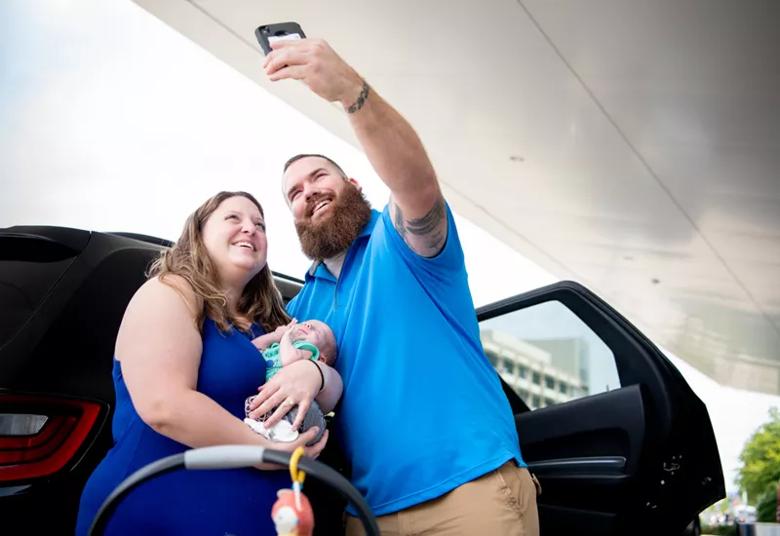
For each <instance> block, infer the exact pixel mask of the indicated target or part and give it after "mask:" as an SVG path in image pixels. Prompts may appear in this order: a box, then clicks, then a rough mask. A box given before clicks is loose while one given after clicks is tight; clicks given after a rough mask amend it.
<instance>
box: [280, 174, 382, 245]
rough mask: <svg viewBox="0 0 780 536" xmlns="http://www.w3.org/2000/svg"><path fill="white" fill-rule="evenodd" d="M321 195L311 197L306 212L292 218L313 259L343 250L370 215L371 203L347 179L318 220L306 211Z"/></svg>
mask: <svg viewBox="0 0 780 536" xmlns="http://www.w3.org/2000/svg"><path fill="white" fill-rule="evenodd" d="M321 200H322V196H317V197H313V198H312V199H310V200H309V202H308V203H307V205H306V210H305V214H307V216H304V217H303V218H301V219H300V220H297V221H296V222H295V229H296V230H297V231H298V239H299V240H300V241H301V249H302V250H303V253H304V254H305V255H306V256H307V257H309V258H310V259H312V260H322V259H330V258H331V257H335V256H336V255H338V254H339V253H341V252H343V251H346V249H347V248H348V247H349V245H350V244H351V243H352V241H353V240H355V238H357V236H358V234H360V231H361V230H362V229H363V227H365V225H366V224H367V223H368V221H369V220H370V219H371V205H370V204H369V203H368V201H367V200H366V198H365V197H364V196H363V193H362V192H361V191H360V190H358V189H357V188H355V186H353V185H352V184H350V183H347V184H346V187H345V188H344V189H343V190H342V191H341V194H340V195H338V196H337V197H335V198H334V199H333V200H332V201H331V202H330V204H331V206H330V208H329V209H327V210H330V212H331V213H330V214H328V215H327V216H326V217H325V218H324V219H322V220H321V221H319V222H316V223H315V222H313V221H311V216H309V215H308V214H309V213H310V212H311V209H312V208H313V206H314V205H316V204H317V203H318V202H319V201H321Z"/></svg>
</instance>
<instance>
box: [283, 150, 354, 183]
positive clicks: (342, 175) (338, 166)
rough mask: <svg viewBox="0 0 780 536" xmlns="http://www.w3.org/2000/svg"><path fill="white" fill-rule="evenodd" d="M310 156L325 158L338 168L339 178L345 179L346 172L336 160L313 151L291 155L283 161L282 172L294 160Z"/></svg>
mask: <svg viewBox="0 0 780 536" xmlns="http://www.w3.org/2000/svg"><path fill="white" fill-rule="evenodd" d="M310 157H314V158H322V159H324V160H327V161H328V162H330V163H331V164H333V165H334V166H335V167H336V169H337V170H338V172H339V174H341V178H343V179H344V180H346V179H347V178H348V177H347V174H346V173H344V170H343V169H341V166H340V165H338V164H337V163H336V162H334V161H333V160H332V159H331V158H328V157H327V156H325V155H324V154H313V153H312V154H310V153H303V154H296V155H295V156H293V157H292V158H290V159H289V160H288V161H287V162H285V163H284V169H283V170H282V173H284V172H285V171H287V168H288V167H290V166H291V165H292V164H293V163H294V162H297V161H298V160H300V159H301V158H310Z"/></svg>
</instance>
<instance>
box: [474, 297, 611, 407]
mask: <svg viewBox="0 0 780 536" xmlns="http://www.w3.org/2000/svg"><path fill="white" fill-rule="evenodd" d="M479 326H480V338H481V339H482V346H483V347H484V349H485V354H486V355H487V357H488V359H489V360H490V362H491V363H492V364H493V366H494V367H495V368H496V370H497V371H498V373H499V374H500V375H501V377H502V378H503V379H504V381H505V382H506V383H507V384H508V385H509V386H510V387H511V388H512V389H513V390H514V391H515V392H516V393H517V395H518V396H519V397H520V398H522V399H523V401H524V402H525V403H526V404H527V405H528V407H529V408H531V409H539V408H543V407H547V406H552V405H554V404H560V403H563V402H567V401H569V400H574V399H576V398H581V397H584V396H589V395H592V394H596V393H601V392H605V391H609V390H612V389H616V388H618V387H620V380H619V379H618V373H617V368H616V366H615V356H614V354H613V353H612V351H611V350H610V349H609V348H608V347H607V345H606V344H604V342H603V341H602V340H601V339H600V338H599V337H598V336H597V335H596V334H595V333H593V331H591V329H590V328H588V326H586V325H585V323H584V322H582V321H581V320H580V319H579V318H577V316H576V315H575V314H574V313H572V312H571V311H570V310H569V309H568V308H567V307H566V306H564V305H563V304H562V303H560V302H558V301H548V302H543V303H540V304H537V305H533V306H531V307H527V308H524V309H520V310H517V311H513V312H510V313H507V314H504V315H501V316H497V317H493V318H490V319H487V320H483V321H481V322H480V325H479Z"/></svg>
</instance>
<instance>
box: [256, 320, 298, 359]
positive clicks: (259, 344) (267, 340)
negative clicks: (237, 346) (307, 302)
mask: <svg viewBox="0 0 780 536" xmlns="http://www.w3.org/2000/svg"><path fill="white" fill-rule="evenodd" d="M297 323H298V321H297V320H296V319H294V318H293V319H292V320H291V321H290V323H289V324H285V325H283V326H279V327H278V328H276V329H275V330H273V331H272V332H271V333H266V334H264V335H260V336H259V337H257V338H254V339H252V344H254V345H255V348H257V349H258V350H260V351H263V350H265V349H266V348H268V347H269V346H271V345H272V344H273V343H275V342H278V343H280V342H282V337H283V336H284V334H285V333H287V331H289V330H290V329H292V327H293V326H295V324H297Z"/></svg>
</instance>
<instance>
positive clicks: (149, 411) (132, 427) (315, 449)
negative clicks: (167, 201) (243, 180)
mask: <svg viewBox="0 0 780 536" xmlns="http://www.w3.org/2000/svg"><path fill="white" fill-rule="evenodd" d="M266 253H267V242H266V235H265V222H264V219H263V210H262V207H261V206H260V204H259V203H258V202H257V200H255V198H254V197H252V196H251V195H250V194H247V193H245V192H220V193H219V194H217V195H216V196H214V197H212V198H211V199H209V200H208V201H206V202H205V203H204V204H203V205H202V206H201V207H200V208H198V209H197V210H196V211H195V212H194V213H193V214H192V215H191V216H190V217H189V218H188V219H187V222H186V223H185V227H184V231H183V232H182V235H181V237H180V238H179V240H178V242H176V244H175V245H174V246H173V247H172V248H171V249H170V250H168V251H166V252H164V253H163V254H162V255H161V257H160V258H159V259H158V260H157V261H156V262H155V263H154V265H153V266H152V268H151V270H150V279H149V280H148V281H147V282H146V283H145V284H144V285H143V286H141V288H140V289H139V290H138V291H137V292H136V294H135V296H133V298H132V300H131V301H130V303H129V304H128V306H127V310H126V311H125V316H124V318H123V320H122V325H121V326H120V328H119V334H118V335H117V342H116V349H115V361H114V371H113V377H114V387H115V390H116V410H115V413H114V420H113V435H114V446H113V447H112V449H111V450H110V451H109V452H108V454H107V455H106V457H105V459H104V460H103V461H102V462H101V463H100V465H98V467H97V468H96V469H95V472H94V473H93V474H92V476H91V477H90V479H89V481H88V482H87V485H86V487H85V489H84V492H83V494H82V497H81V505H80V509H79V517H78V522H77V529H76V532H77V534H84V533H86V531H87V530H88V529H89V526H90V524H91V523H92V520H93V518H94V516H95V514H96V513H97V510H98V508H99V507H100V505H101V504H102V502H103V501H104V500H105V499H106V497H107V496H108V495H109V494H110V493H111V491H112V490H113V489H114V488H115V487H116V486H117V485H118V484H119V483H120V482H121V481H122V480H123V479H124V478H126V477H127V476H128V475H130V474H131V473H132V472H133V471H135V470H136V469H138V468H140V467H143V466H144V465H146V464H148V463H150V462H152V461H154V460H157V459H160V458H163V457H165V456H168V455H170V454H174V453H177V452H181V451H183V450H186V449H187V448H188V447H203V446H208V445H219V444H247V445H260V446H265V447H271V448H274V449H283V450H293V449H295V448H297V447H298V446H303V445H306V444H307V443H309V442H311V441H312V439H313V438H314V437H315V436H316V435H317V432H318V430H317V429H311V430H308V431H307V432H305V433H303V434H301V435H300V436H299V438H298V439H297V440H296V441H295V442H291V443H272V442H270V441H268V440H266V439H265V438H263V437H262V436H260V435H257V434H255V432H253V431H252V430H251V429H250V428H249V427H248V426H247V425H246V424H244V423H243V422H242V419H243V417H244V411H245V410H244V399H245V398H246V396H247V393H251V392H252V391H254V390H256V388H257V385H258V384H259V383H261V382H262V381H263V380H264V378H265V362H264V360H263V359H261V358H260V354H259V353H258V351H257V349H256V348H255V347H254V346H253V345H252V342H251V341H252V339H253V338H255V337H257V336H258V335H260V334H262V333H264V332H268V331H272V330H274V329H275V328H277V327H279V326H282V325H284V324H286V323H287V322H288V321H289V320H290V319H289V318H288V316H287V315H286V313H285V312H284V308H283V304H282V300H281V297H280V295H279V292H278V291H277V290H276V287H275V286H274V283H273V279H272V275H271V271H270V269H269V268H268V265H267V264H266ZM291 366H294V367H296V368H295V371H296V374H295V377H294V378H292V379H291V378H289V377H288V383H286V384H284V385H280V384H279V383H278V382H277V383H273V384H272V382H269V384H268V385H267V386H266V388H267V389H273V391H274V399H275V400H277V401H278V403H279V404H280V406H282V407H281V408H280V409H279V410H278V412H282V411H287V410H289V409H290V407H291V406H293V405H294V404H299V405H300V408H301V411H299V414H305V413H306V409H307V407H306V406H308V404H309V403H310V401H311V400H312V398H314V396H315V395H317V393H318V391H319V395H317V398H316V400H317V402H318V403H319V404H320V406H321V407H322V408H323V411H326V412H327V411H330V410H331V409H332V408H333V406H334V405H335V403H336V402H337V401H338V398H339V397H340V396H341V380H340V378H339V377H338V374H337V373H336V372H335V371H334V370H333V369H331V368H330V367H328V366H327V365H324V364H315V365H314V366H312V362H305V361H301V362H300V363H294V364H292V365H291ZM315 366H320V367H322V368H321V370H322V372H323V375H321V374H320V371H318V370H315V368H314V367H315ZM323 387H324V388H323ZM296 424H297V423H296ZM326 441H327V432H326V434H325V435H323V437H322V439H320V441H318V442H317V443H315V444H314V445H312V446H310V447H306V455H308V456H317V455H318V454H319V453H320V451H321V450H322V448H323V447H324V446H325V443H326ZM264 469H269V468H264ZM289 486H290V480H289V473H287V472H285V471H278V470H277V471H273V470H264V471H260V470H256V469H234V470H223V471H197V472H196V471H189V472H188V471H183V470H182V471H178V472H173V473H168V474H165V475H163V476H160V477H157V478H155V479H152V480H149V481H147V482H145V483H144V484H142V485H141V486H139V487H138V488H137V489H136V490H134V491H133V492H132V493H130V494H129V495H128V496H127V497H126V498H125V499H123V500H122V501H121V503H120V504H119V506H118V508H117V509H116V510H115V512H114V514H113V515H112V516H111V519H110V521H109V523H108V526H107V527H106V534H142V533H149V534H179V533H189V534H236V535H240V534H266V533H269V534H273V523H272V522H271V516H270V512H271V506H272V504H273V502H274V501H275V500H276V491H277V490H278V489H280V488H288V487H289Z"/></svg>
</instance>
